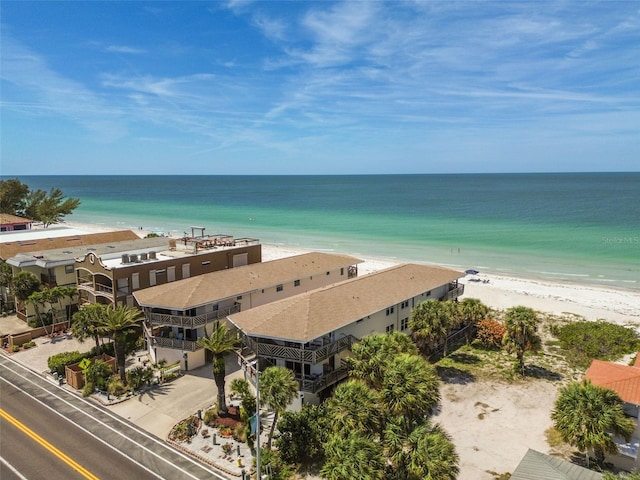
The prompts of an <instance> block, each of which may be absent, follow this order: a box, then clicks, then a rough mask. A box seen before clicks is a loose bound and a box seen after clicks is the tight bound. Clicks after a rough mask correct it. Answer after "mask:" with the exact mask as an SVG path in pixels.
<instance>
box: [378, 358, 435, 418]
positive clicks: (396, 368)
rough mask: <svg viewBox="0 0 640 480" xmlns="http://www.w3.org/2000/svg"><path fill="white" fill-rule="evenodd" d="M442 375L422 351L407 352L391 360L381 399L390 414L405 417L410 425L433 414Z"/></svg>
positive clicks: (385, 376) (385, 410)
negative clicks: (438, 373) (415, 352)
mask: <svg viewBox="0 0 640 480" xmlns="http://www.w3.org/2000/svg"><path fill="white" fill-rule="evenodd" d="M439 387H440V379H439V377H438V375H437V374H436V372H435V369H434V368H433V366H431V365H430V364H429V363H427V362H426V361H425V360H424V358H422V357H421V356H419V355H411V354H408V353H403V354H401V355H398V356H397V357H395V358H392V359H390V360H389V361H388V365H387V367H386V369H385V374H384V381H383V383H382V390H381V391H380V399H381V402H382V405H383V411H384V412H386V414H387V415H388V416H389V417H401V418H403V419H404V422H406V424H407V425H408V427H409V428H413V426H414V425H415V424H417V423H419V422H421V421H422V419H424V418H426V417H427V416H429V415H431V413H432V411H433V409H434V408H435V407H436V406H437V405H438V403H439V402H440V391H439Z"/></svg>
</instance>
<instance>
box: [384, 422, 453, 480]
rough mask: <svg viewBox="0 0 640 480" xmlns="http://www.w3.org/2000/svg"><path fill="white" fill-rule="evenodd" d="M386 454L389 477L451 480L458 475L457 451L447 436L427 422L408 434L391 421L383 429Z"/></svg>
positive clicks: (413, 479)
mask: <svg viewBox="0 0 640 480" xmlns="http://www.w3.org/2000/svg"><path fill="white" fill-rule="evenodd" d="M384 438H385V447H386V450H387V456H388V458H389V460H390V461H391V463H392V465H393V474H392V476H391V477H392V478H396V479H398V480H422V479H424V478H437V479H442V480H454V479H455V478H456V477H457V475H458V471H459V469H458V455H457V453H456V450H455V446H454V444H453V442H452V441H451V438H450V437H449V435H447V433H446V432H445V431H444V430H443V429H442V428H441V427H440V426H439V425H435V426H432V425H431V424H430V423H429V422H426V423H423V424H422V425H420V426H418V427H416V428H415V429H413V430H412V431H411V432H409V433H408V434H407V433H406V432H405V431H404V430H403V428H402V427H398V426H396V425H394V424H391V425H389V427H388V428H387V429H386V430H385V436H384Z"/></svg>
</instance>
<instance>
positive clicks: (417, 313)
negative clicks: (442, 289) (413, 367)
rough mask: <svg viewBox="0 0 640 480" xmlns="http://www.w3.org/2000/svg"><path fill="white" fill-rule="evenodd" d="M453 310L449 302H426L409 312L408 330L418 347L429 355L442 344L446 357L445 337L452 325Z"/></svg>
mask: <svg viewBox="0 0 640 480" xmlns="http://www.w3.org/2000/svg"><path fill="white" fill-rule="evenodd" d="M452 314H453V308H452V307H451V304H450V302H440V301H439V300H427V301H426V302H422V303H420V304H419V305H418V306H417V307H416V308H414V309H413V310H412V311H411V317H410V318H409V328H410V329H411V331H412V333H413V338H414V340H415V341H416V343H417V344H418V347H420V349H421V350H422V351H423V352H424V353H425V354H431V353H433V351H434V350H435V349H436V348H437V347H438V346H439V345H440V344H441V343H442V342H444V355H445V356H446V355H447V335H448V334H449V330H450V329H451V326H452V323H453V315H452Z"/></svg>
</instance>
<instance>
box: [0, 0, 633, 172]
mask: <svg viewBox="0 0 640 480" xmlns="http://www.w3.org/2000/svg"><path fill="white" fill-rule="evenodd" d="M0 21H1V25H0V27H1V35H2V36H1V40H0V41H1V44H0V48H1V52H0V53H1V55H0V57H1V70H0V75H1V78H2V83H1V88H2V90H1V115H2V117H1V132H0V133H1V150H0V155H1V157H0V162H1V163H0V168H1V171H0V173H1V174H2V176H3V177H5V176H10V175H28V174H197V173H203V174H247V173H257V174H270V173H272V174H341V173H346V174H350V173H466V172H531V171H542V172H545V171H549V172H556V171H638V170H640V2H636V1H624V2H615V1H606V2H563V1H552V2H544V1H535V2H528V1H519V2H507V1H500V2H481V1H474V2H456V1H450V0H447V1H444V2H438V1H429V2H417V1H416V2H414V1H394V2H383V1H367V2H364V1H349V2H330V1H320V2H312V1H288V2H275V1H257V2H251V1H241V0H236V1H231V2H198V1H190V2H172V1H163V2H157V3H156V2H124V1H123V2H99V1H91V2H71V1H63V2H55V1H48V2H28V1H20V2H17V1H4V2H2V11H1V17H0Z"/></svg>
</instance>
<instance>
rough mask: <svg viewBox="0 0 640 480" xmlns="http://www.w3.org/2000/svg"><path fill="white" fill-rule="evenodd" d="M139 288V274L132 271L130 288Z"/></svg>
mask: <svg viewBox="0 0 640 480" xmlns="http://www.w3.org/2000/svg"><path fill="white" fill-rule="evenodd" d="M139 288H140V274H139V273H133V274H131V290H132V291H134V290H138V289H139Z"/></svg>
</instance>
